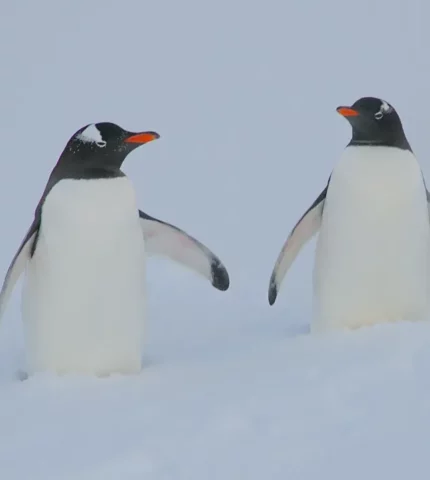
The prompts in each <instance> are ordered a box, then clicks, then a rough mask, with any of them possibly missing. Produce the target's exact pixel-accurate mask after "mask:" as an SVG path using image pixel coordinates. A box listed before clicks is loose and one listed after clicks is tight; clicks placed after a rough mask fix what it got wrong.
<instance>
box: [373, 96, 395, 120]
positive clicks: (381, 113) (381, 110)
mask: <svg viewBox="0 0 430 480" xmlns="http://www.w3.org/2000/svg"><path fill="white" fill-rule="evenodd" d="M392 110H393V109H392V108H391V107H390V105H388V103H387V102H386V101H384V100H382V101H381V107H380V108H379V110H378V111H377V112H376V113H375V118H376V120H381V118H382V117H383V116H384V115H385V114H387V113H391V112H392Z"/></svg>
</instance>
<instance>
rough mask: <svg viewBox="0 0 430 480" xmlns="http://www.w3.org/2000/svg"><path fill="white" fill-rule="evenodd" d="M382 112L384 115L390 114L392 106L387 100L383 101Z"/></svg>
mask: <svg viewBox="0 0 430 480" xmlns="http://www.w3.org/2000/svg"><path fill="white" fill-rule="evenodd" d="M381 102H382V103H381V112H382V113H389V112H390V111H391V107H390V105H388V103H387V102H386V101H385V100H381Z"/></svg>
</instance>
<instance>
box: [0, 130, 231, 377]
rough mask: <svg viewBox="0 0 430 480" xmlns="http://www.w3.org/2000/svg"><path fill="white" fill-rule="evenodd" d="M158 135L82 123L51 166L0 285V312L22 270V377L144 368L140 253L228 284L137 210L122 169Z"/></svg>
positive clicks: (220, 285) (178, 233)
mask: <svg viewBox="0 0 430 480" xmlns="http://www.w3.org/2000/svg"><path fill="white" fill-rule="evenodd" d="M159 137H160V136H159V134H158V133H156V132H150V131H146V132H139V133H136V132H130V131H126V130H124V129H123V128H121V127H120V126H118V125H116V124H114V123H109V122H101V123H93V124H89V125H86V126H84V127H82V128H80V129H79V130H78V131H77V132H76V133H75V134H74V135H73V136H72V137H71V138H70V139H69V141H68V143H67V145H66V146H65V148H64V150H63V152H62V154H61V156H60V157H59V160H58V162H57V164H56V165H55V166H54V168H53V170H52V172H51V174H50V176H49V179H48V181H47V184H46V187H45V190H44V191H43V194H42V196H41V198H40V201H39V203H38V205H37V207H36V209H35V214H34V219H33V222H32V224H31V226H30V228H29V230H28V231H27V233H26V235H25V237H24V239H23V241H22V243H21V245H20V246H19V248H18V251H17V252H16V254H15V256H14V258H13V259H12V262H11V264H10V266H9V269H8V271H7V273H6V277H5V279H4V282H3V286H2V289H1V291H0V317H1V316H2V314H3V312H4V310H5V307H6V305H7V301H8V299H9V297H10V294H11V293H12V291H13V289H14V286H15V284H16V282H17V280H18V279H19V277H20V276H21V274H23V273H24V272H25V279H24V284H23V290H22V299H21V311H22V318H23V328H24V339H25V349H26V363H27V369H28V370H27V372H26V374H27V375H31V374H34V373H37V372H52V373H56V374H66V373H76V374H91V375H97V376H108V375H111V374H115V373H117V374H136V373H138V372H140V371H141V368H142V363H141V357H142V353H143V352H142V348H143V340H144V333H145V330H144V327H145V320H146V310H145V308H146V300H145V286H146V279H145V265H146V257H147V256H150V255H163V256H166V257H168V258H170V259H172V260H173V261H175V262H177V263H179V264H181V265H183V266H184V267H187V268H190V269H192V270H194V271H195V272H197V273H198V274H200V275H201V276H202V277H203V278H206V279H208V280H209V281H210V282H211V284H212V285H213V286H214V287H215V288H216V289H218V290H221V291H225V290H227V289H228V288H229V275H228V272H227V270H226V268H225V266H224V265H223V263H222V262H221V260H220V259H219V258H218V257H217V256H216V255H215V254H214V253H212V252H211V251H210V250H209V249H208V248H207V247H206V246H205V245H203V244H202V243H201V242H199V241H198V240H196V239H195V238H193V237H191V236H190V235H188V234H187V233H186V232H184V231H183V230H181V229H179V228H178V227H175V226H174V225H171V224H169V223H166V222H164V221H161V220H159V219H157V218H155V217H152V216H150V215H148V214H146V213H144V212H143V211H142V210H139V208H138V206H137V201H136V195H135V191H134V188H133V186H132V184H131V182H130V180H129V179H128V177H127V176H126V175H125V174H124V173H123V172H122V171H121V167H122V164H123V162H124V160H125V158H126V157H127V155H129V154H130V153H131V152H133V151H134V150H135V149H136V148H137V147H139V146H140V145H144V144H146V143H148V142H151V141H154V140H156V139H158V138H159Z"/></svg>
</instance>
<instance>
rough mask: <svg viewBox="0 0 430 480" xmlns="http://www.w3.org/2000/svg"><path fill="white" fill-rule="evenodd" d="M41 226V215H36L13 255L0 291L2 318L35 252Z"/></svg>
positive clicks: (0, 315) (0, 316)
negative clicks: (17, 283)
mask: <svg viewBox="0 0 430 480" xmlns="http://www.w3.org/2000/svg"><path fill="white" fill-rule="evenodd" d="M39 227H40V216H39V215H36V216H35V218H34V220H33V223H32V224H31V226H30V228H29V230H28V232H27V234H26V235H25V237H24V240H23V241H22V242H21V245H20V246H19V248H18V251H17V252H16V254H15V256H14V257H13V259H12V262H11V264H10V265H9V268H8V270H7V273H6V276H5V279H4V281H3V286H2V289H1V291H0V320H1V318H2V316H3V313H4V311H5V309H6V306H7V303H8V301H9V298H10V295H11V293H12V291H13V289H14V287H15V285H16V282H17V281H18V279H19V277H20V276H21V274H22V273H23V272H24V270H25V267H26V265H27V261H28V260H29V259H30V258H31V256H32V255H33V253H34V249H35V244H36V237H37V235H38V233H39Z"/></svg>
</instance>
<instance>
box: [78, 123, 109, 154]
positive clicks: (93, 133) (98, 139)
mask: <svg viewBox="0 0 430 480" xmlns="http://www.w3.org/2000/svg"><path fill="white" fill-rule="evenodd" d="M77 138H79V140H81V141H82V142H87V143H95V144H96V145H97V146H98V147H100V148H103V147H106V142H105V141H104V140H103V137H102V135H101V133H100V130H99V129H98V128H97V127H96V126H95V124H94V123H92V124H91V125H89V126H88V127H87V128H86V129H85V130H84V131H83V132H81V133H80V134H79V135H77Z"/></svg>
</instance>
